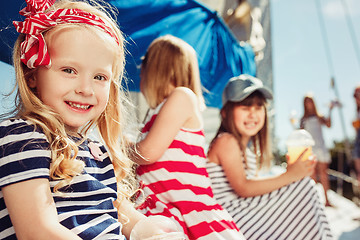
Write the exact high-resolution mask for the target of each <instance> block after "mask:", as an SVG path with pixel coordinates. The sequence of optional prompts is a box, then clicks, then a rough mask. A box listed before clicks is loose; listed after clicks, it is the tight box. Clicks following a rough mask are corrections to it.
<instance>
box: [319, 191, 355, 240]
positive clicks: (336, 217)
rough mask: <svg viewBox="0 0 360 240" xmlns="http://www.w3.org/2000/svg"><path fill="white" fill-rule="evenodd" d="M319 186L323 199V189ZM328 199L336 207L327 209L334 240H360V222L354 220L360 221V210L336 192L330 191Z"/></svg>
mask: <svg viewBox="0 0 360 240" xmlns="http://www.w3.org/2000/svg"><path fill="white" fill-rule="evenodd" d="M317 186H318V189H319V192H320V197H322V196H323V195H322V193H323V192H322V188H321V187H320V185H319V184H318V185H317ZM328 197H329V201H330V202H331V203H332V204H333V205H334V207H326V208H325V213H326V215H327V217H328V220H329V224H330V228H331V231H332V233H333V235H334V240H360V220H354V219H355V218H358V219H360V208H359V207H358V206H357V205H356V204H355V203H353V202H352V201H350V200H348V199H347V198H344V197H342V196H340V195H338V194H337V193H336V192H334V191H331V190H330V191H329V192H328ZM322 200H323V199H322Z"/></svg>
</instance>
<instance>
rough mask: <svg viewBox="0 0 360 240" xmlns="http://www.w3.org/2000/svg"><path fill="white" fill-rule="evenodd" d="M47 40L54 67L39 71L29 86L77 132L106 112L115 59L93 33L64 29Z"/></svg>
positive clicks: (110, 50) (82, 29) (78, 29)
mask: <svg viewBox="0 0 360 240" xmlns="http://www.w3.org/2000/svg"><path fill="white" fill-rule="evenodd" d="M50 36H51V37H50V38H49V39H47V45H48V51H49V54H50V58H51V67H50V68H47V67H44V66H42V67H40V68H39V69H38V71H37V72H36V74H35V75H34V77H33V79H30V81H29V86H30V87H32V88H35V90H36V94H37V96H38V97H39V98H40V100H41V101H42V102H43V103H44V104H45V105H48V106H50V107H51V108H52V109H53V110H54V111H55V112H57V113H58V114H59V115H60V116H61V117H62V119H63V121H64V123H65V125H66V128H67V131H68V132H76V131H78V129H79V128H80V127H82V126H84V125H85V124H86V123H88V122H89V121H91V120H94V119H96V118H97V117H99V116H100V115H101V113H102V112H103V111H104V110H105V108H106V105H107V103H108V99H109V91H110V82H111V79H112V65H113V62H114V58H115V55H114V53H113V51H112V49H111V48H110V47H108V45H106V44H104V41H103V40H101V39H100V38H99V36H98V35H97V34H95V33H94V31H90V30H89V29H86V28H67V29H61V30H59V31H57V32H55V33H53V35H50Z"/></svg>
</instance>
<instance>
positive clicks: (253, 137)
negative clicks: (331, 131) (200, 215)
mask: <svg viewBox="0 0 360 240" xmlns="http://www.w3.org/2000/svg"><path fill="white" fill-rule="evenodd" d="M271 98H272V94H271V92H270V91H269V90H268V89H267V88H265V87H264V86H263V84H262V82H261V81H260V80H259V79H257V78H254V77H251V76H248V75H240V76H239V77H234V78H232V79H230V81H229V83H228V84H227V85H226V87H225V90H224V93H223V104H224V105H223V108H222V109H221V119H222V121H221V126H220V128H219V130H218V133H217V135H216V137H215V138H214V139H213V141H212V143H211V145H210V149H209V152H208V158H209V161H210V162H209V163H208V165H207V167H208V172H209V176H210V178H211V180H212V186H213V191H214V195H215V198H216V199H217V200H218V202H219V203H220V204H221V205H222V206H223V207H224V209H226V210H227V211H228V212H229V213H230V215H231V216H232V217H233V219H234V221H235V222H236V224H237V226H238V227H239V228H240V229H241V231H242V233H243V234H244V236H245V237H246V238H247V239H274V240H275V239H276V240H279V239H287V240H289V239H309V240H310V239H312V240H314V239H332V235H331V233H330V230H329V226H328V223H327V220H326V216H325V214H324V211H323V208H322V206H321V204H320V202H319V198H318V193H317V191H316V189H315V188H314V181H312V179H311V178H309V177H308V176H310V175H311V174H312V172H313V169H314V166H315V162H314V161H313V160H308V159H304V160H303V159H301V157H302V155H301V156H300V157H299V159H298V160H297V161H296V162H295V163H293V164H291V165H288V167H287V170H286V172H285V173H283V174H281V175H279V176H274V177H267V178H260V177H258V174H259V171H260V170H262V169H263V168H265V167H267V166H270V157H271V152H270V146H269V142H268V128H267V123H268V119H267V113H266V99H271Z"/></svg>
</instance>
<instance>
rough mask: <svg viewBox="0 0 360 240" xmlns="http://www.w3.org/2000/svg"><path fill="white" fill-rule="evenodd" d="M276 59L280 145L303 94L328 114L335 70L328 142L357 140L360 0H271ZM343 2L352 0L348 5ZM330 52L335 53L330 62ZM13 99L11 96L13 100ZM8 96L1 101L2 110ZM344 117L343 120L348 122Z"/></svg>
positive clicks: (2, 69)
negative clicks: (335, 103) (334, 104)
mask: <svg viewBox="0 0 360 240" xmlns="http://www.w3.org/2000/svg"><path fill="white" fill-rule="evenodd" d="M269 2H270V9H271V13H270V16H271V33H272V34H271V35H272V60H273V84H274V85H273V91H274V102H273V105H274V110H275V136H276V139H277V144H278V147H279V148H280V149H281V150H282V149H285V140H286V138H287V136H288V135H289V134H290V132H291V131H292V129H293V128H292V125H291V124H290V121H289V118H290V115H291V113H296V117H297V118H301V116H302V114H303V105H302V104H303V97H304V95H305V94H306V93H308V92H311V93H312V94H313V96H314V99H315V103H316V105H317V108H318V111H319V112H320V113H322V114H324V115H326V116H327V115H328V104H329V103H330V101H331V100H333V99H335V97H336V94H335V91H334V89H332V88H331V87H330V78H331V76H332V75H333V76H334V78H335V83H336V86H337V89H338V96H339V100H340V101H341V103H342V108H341V110H339V108H335V109H334V110H333V112H332V114H331V116H332V127H331V128H325V127H323V132H324V137H325V141H326V144H327V146H328V147H332V146H333V142H334V141H341V140H343V139H345V138H347V139H349V140H353V139H354V136H355V130H354V129H353V127H352V125H351V122H352V120H353V119H354V118H355V102H354V99H353V90H354V87H355V86H356V85H357V84H360V62H359V61H360V59H359V58H358V57H359V56H358V54H360V53H359V52H356V50H355V48H354V43H353V42H352V39H351V36H352V35H351V34H352V33H351V31H350V29H349V25H348V23H347V19H350V21H351V23H352V25H351V27H352V29H353V30H354V32H355V38H356V41H357V42H356V46H357V48H358V49H359V48H360V42H359V41H360V27H359V26H360V0H269ZM316 2H319V3H320V5H321V13H322V16H323V20H324V25H325V32H326V38H327V39H328V40H327V41H328V44H329V49H330V51H328V52H326V50H327V48H326V44H325V42H324V39H323V35H322V31H321V28H320V26H321V24H320V21H319V16H318V14H317V13H318V11H317V8H316V6H317V5H316ZM342 2H343V3H344V4H345V5H346V6H347V9H348V10H346V11H344V8H343V5H342ZM328 55H330V56H331V58H330V59H331V60H330V61H331V65H332V66H333V67H329V63H328V59H329V58H328ZM0 73H1V78H2V81H1V82H2V84H1V88H0V92H1V93H6V92H7V91H9V90H11V87H12V83H13V81H14V73H13V69H12V67H11V66H9V65H7V64H4V63H1V62H0ZM10 102H11V100H10ZM7 105H9V100H8V101H4V100H2V101H1V105H0V112H3V111H4V106H7ZM342 119H343V123H344V124H342ZM343 126H344V127H343Z"/></svg>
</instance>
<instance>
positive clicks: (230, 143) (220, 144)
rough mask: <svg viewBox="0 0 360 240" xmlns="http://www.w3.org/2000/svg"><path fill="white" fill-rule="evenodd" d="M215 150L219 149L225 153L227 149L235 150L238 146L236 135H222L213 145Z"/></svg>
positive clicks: (225, 133)
mask: <svg viewBox="0 0 360 240" xmlns="http://www.w3.org/2000/svg"><path fill="white" fill-rule="evenodd" d="M212 145H213V147H214V148H219V149H221V151H223V150H224V149H226V148H233V147H234V146H237V145H238V142H237V140H236V138H235V136H234V135H232V134H231V133H227V132H224V133H220V134H219V135H218V136H217V137H216V139H215V140H214V141H213V143H212Z"/></svg>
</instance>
